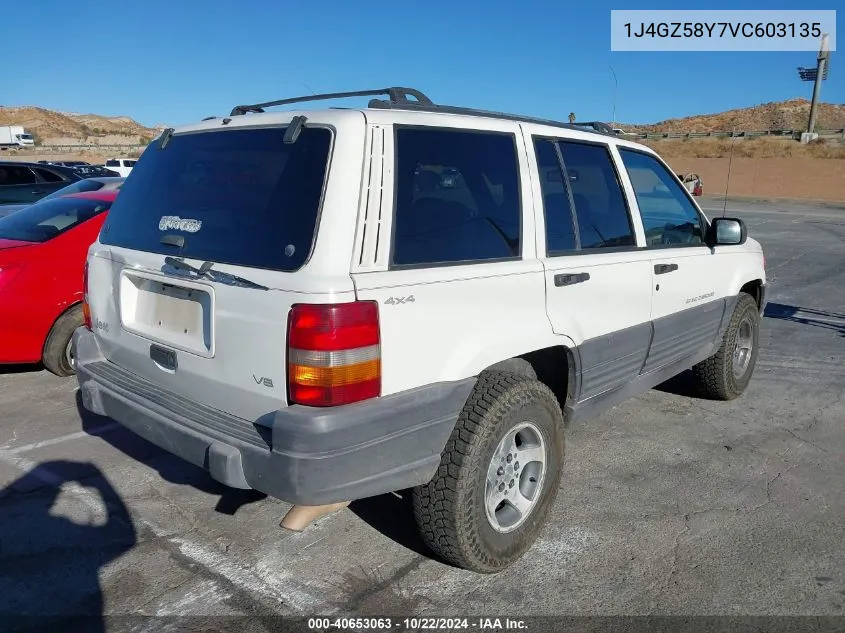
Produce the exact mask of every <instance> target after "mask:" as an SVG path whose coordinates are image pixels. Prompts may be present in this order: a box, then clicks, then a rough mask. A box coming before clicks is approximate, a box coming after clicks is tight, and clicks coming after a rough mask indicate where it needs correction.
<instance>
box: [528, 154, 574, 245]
mask: <svg viewBox="0 0 845 633" xmlns="http://www.w3.org/2000/svg"><path fill="white" fill-rule="evenodd" d="M534 151H535V152H536V154H537V167H538V170H539V175H540V186H541V187H542V190H543V212H544V213H545V217H546V252H547V253H548V254H549V255H553V254H555V253H565V252H568V251H573V250H575V248H576V244H575V232H574V230H573V226H572V205H571V204H570V201H569V192H568V191H567V190H566V186H565V185H564V176H563V170H562V169H561V165H560V161H559V160H558V156H557V151H556V150H555V143H554V141H550V140H546V139H535V141H534Z"/></svg>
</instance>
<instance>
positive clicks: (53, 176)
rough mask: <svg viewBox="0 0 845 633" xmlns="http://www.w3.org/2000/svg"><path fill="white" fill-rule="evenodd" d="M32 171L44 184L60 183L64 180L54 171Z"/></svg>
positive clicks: (37, 169)
mask: <svg viewBox="0 0 845 633" xmlns="http://www.w3.org/2000/svg"><path fill="white" fill-rule="evenodd" d="M33 171H34V172H35V173H36V174H38V175H39V176H40V177H41V180H43V181H44V182H62V181H63V180H64V178H62V177H61V176H60V175H59V174H57V173H56V172H54V171H50V170H49V169H42V168H40V167H33Z"/></svg>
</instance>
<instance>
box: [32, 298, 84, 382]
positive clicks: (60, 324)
mask: <svg viewBox="0 0 845 633" xmlns="http://www.w3.org/2000/svg"><path fill="white" fill-rule="evenodd" d="M83 324H84V318H83V316H82V306H81V305H75V306H73V307H72V308H71V309H70V310H68V311H67V312H65V313H64V314H63V315H62V316H60V317H59V318H58V319H56V322H55V323H54V324H53V328H52V329H51V330H50V333H49V334H48V335H47V342H46V343H44V353H43V354H42V356H41V362H42V363H43V364H44V367H45V368H46V369H47V371H49V372H51V373H53V374H56V376H61V377H62V378H65V377H67V376H73V375H74V374H75V373H76V370H75V368H74V364H73V357H72V354H71V347H70V343H71V339H72V337H73V333H74V332H75V331H76V329H77V328H79V327H82V325H83Z"/></svg>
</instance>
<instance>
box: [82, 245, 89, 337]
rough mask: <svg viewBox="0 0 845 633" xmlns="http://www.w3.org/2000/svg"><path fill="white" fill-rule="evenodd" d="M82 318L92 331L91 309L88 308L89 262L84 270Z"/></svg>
mask: <svg viewBox="0 0 845 633" xmlns="http://www.w3.org/2000/svg"><path fill="white" fill-rule="evenodd" d="M82 318H83V319H84V320H85V327H87V328H88V329H89V330H90V329H91V308H90V307H89V306H88V262H85V267H84V268H83V269H82Z"/></svg>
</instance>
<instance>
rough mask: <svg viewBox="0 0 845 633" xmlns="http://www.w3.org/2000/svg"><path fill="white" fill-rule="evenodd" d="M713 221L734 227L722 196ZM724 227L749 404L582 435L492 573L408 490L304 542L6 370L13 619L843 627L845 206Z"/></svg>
mask: <svg viewBox="0 0 845 633" xmlns="http://www.w3.org/2000/svg"><path fill="white" fill-rule="evenodd" d="M703 207H704V208H705V210H706V211H707V213H708V214H709V215H721V212H722V203H721V201H719V200H713V199H705V200H704V202H703ZM727 214H728V215H734V216H739V217H742V218H744V219H745V220H746V222H747V223H748V225H749V229H750V234H751V236H752V237H755V238H756V239H758V240H759V241H761V242H762V244H763V246H764V248H765V251H766V261H767V269H768V276H769V281H770V283H771V286H770V295H769V301H770V304H769V307H768V309H767V312H766V317H765V319H764V323H763V329H762V334H761V345H762V347H761V354H760V357H759V360H758V364H757V369H756V373H755V376H754V378H753V380H752V383H751V385H750V387H749V389H748V391H747V392H746V394H745V395H744V396H742V397H741V398H739V399H738V400H735V401H732V402H729V403H723V402H713V401H708V400H702V399H699V398H696V397H694V396H693V395H691V393H690V387H689V385H688V382H687V381H686V380H685V379H684V377H681V378H679V379H676V380H673V381H671V382H670V383H669V384H667V385H663V386H661V388H659V389H655V390H652V391H649V392H648V393H646V394H644V395H642V396H640V397H637V398H635V399H632V400H630V401H628V402H626V403H624V404H622V405H620V406H618V407H616V408H614V409H612V410H610V411H608V412H606V413H605V414H604V415H602V416H601V417H599V418H597V419H593V420H590V421H588V422H584V423H579V424H574V425H572V426H571V427H570V429H569V435H568V437H567V455H566V464H565V467H564V472H563V478H562V480H561V484H560V487H561V490H560V494H559V496H558V500H557V503H556V505H555V507H554V510H553V512H552V515H551V521H550V524H549V526H548V528H547V529H546V530H545V533H544V534H543V536H542V538H541V539H540V540H539V542H538V543H537V544H536V545H535V546H534V547H533V548H532V549H531V551H530V552H529V553H528V554H527V555H526V556H525V558H524V559H523V560H521V561H520V562H518V563H517V564H516V565H514V566H513V567H512V568H510V569H508V570H507V571H506V572H503V573H501V574H498V575H494V576H485V575H476V574H473V573H470V572H466V571H462V570H459V569H455V568H452V567H450V566H447V565H444V564H443V563H441V562H438V561H435V560H433V559H432V558H431V556H430V554H429V553H428V552H427V550H426V549H425V547H424V546H423V545H422V543H421V542H420V541H419V539H418V537H417V536H416V532H415V529H414V525H413V519H412V516H411V511H410V508H409V504H408V500H407V498H399V497H397V496H396V495H385V496H383V497H378V498H374V499H368V500H363V501H358V502H356V503H354V504H352V506H351V507H350V508H348V509H346V510H343V511H341V512H338V513H335V514H333V515H330V516H327V517H325V518H323V519H321V520H319V521H318V522H317V523H316V524H315V525H313V526H312V527H310V528H309V529H308V530H306V531H305V532H302V533H292V532H287V531H285V530H283V529H282V528H280V527H279V526H278V524H279V521H280V519H281V518H282V516H283V515H284V514H285V512H286V510H287V508H288V506H287V505H286V504H284V503H281V502H279V501H276V500H273V499H269V498H264V497H262V495H259V494H257V493H250V492H244V491H235V490H230V489H226V488H224V487H223V486H220V485H218V484H216V483H215V482H213V481H212V480H211V479H210V478H209V477H208V475H207V474H206V473H205V472H204V471H202V470H201V469H197V468H194V467H192V466H190V465H187V464H185V463H184V462H182V461H180V460H179V459H177V458H175V457H172V456H170V455H169V454H167V453H165V452H163V451H161V450H159V449H158V448H156V447H154V446H152V445H150V444H148V443H146V442H145V441H143V440H141V439H140V438H138V437H136V436H134V435H133V434H131V433H129V432H128V431H125V430H123V429H122V428H121V427H119V426H118V425H116V424H115V423H114V422H112V421H111V420H108V419H104V418H98V417H96V416H92V415H90V414H88V413H85V412H83V411H82V410H81V407H80V405H79V404H78V399H77V395H76V382H75V380H73V379H61V378H57V377H55V376H52V375H50V374H48V373H46V372H44V371H40V370H38V369H37V368H12V369H11V371H7V372H5V373H0V622H2V620H3V618H4V617H8V616H9V615H10V614H17V615H20V614H27V613H34V614H41V615H44V614H55V615H56V616H57V617H60V618H63V617H66V616H67V615H69V614H83V613H88V614H92V615H94V616H99V615H101V614H102V615H104V616H109V617H108V619H106V620H105V626H106V627H107V628H108V630H110V631H129V630H133V631H141V630H155V627H156V626H158V628H163V627H165V625H166V626H171V627H173V626H177V625H178V626H180V627H181V625H183V624H185V623H187V622H190V619H189V618H185V619H182V620H169V619H168V618H167V616H174V615H181V616H196V617H199V616H214V618H212V619H211V620H203V622H205V623H206V625H208V626H206V625H203V626H205V627H206V628H208V627H209V626H211V623H215V622H216V623H217V626H218V628H219V629H220V630H222V629H228V630H238V631H244V630H246V629H245V627H244V624H243V623H244V622H246V620H237V619H235V620H225V619H223V618H222V616H229V615H231V616H238V615H250V616H274V615H306V616H310V615H315V614H321V615H327V614H335V615H350V614H357V615H362V614H363V615H392V616H394V617H402V616H411V615H413V616H458V615H466V616H496V615H498V616H500V617H503V616H504V615H508V616H510V617H523V616H529V615H548V616H561V615H568V616H573V615H583V616H593V615H603V616H611V615H646V614H650V615H684V616H696V615H719V616H752V615H769V616H787V615H794V616H806V615H815V616H843V615H845V611H843V605H845V551H843V544H845V459H843V450H845V403H843V401H842V397H843V392H845V212H843V211H842V210H841V209H837V208H835V207H831V206H830V205H815V204H812V203H804V204H780V205H779V204H778V203H771V202H734V201H729V203H728V207H727ZM127 615H136V616H141V615H150V616H160V618H159V619H157V620H130V619H125V618H123V619H122V617H121V616H127ZM112 616H115V617H112ZM10 621H11V620H7V623H8V622H10ZM196 622H200V620H196ZM224 622H228V623H229V624H226V625H225V626H224V625H223V624H222V623H224ZM250 622H252V625H254V626H258V628H257V629H255V630H263V629H262V628H261V627H262V626H265V625H262V624H260V623H259V624H258V625H256V624H255V621H250ZM156 623H157V624H156ZM266 626H267V627H269V626H270V625H269V624H266ZM151 627H152V628H151ZM0 628H3V627H2V624H0ZM53 630H63V631H64V630H66V629H65V628H61V629H59V628H54V629H53ZM174 630H175V629H174Z"/></svg>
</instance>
